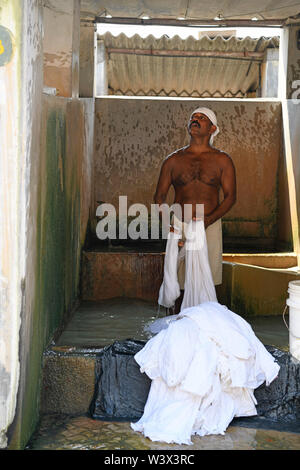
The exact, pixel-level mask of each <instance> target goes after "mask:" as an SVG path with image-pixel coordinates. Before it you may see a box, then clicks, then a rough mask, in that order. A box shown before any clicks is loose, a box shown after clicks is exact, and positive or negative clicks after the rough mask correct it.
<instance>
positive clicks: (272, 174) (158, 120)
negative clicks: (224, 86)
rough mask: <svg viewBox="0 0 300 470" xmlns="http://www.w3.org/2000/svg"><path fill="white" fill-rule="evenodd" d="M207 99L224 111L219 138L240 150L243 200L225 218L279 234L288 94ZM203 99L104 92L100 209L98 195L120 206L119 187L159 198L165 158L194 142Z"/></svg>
mask: <svg viewBox="0 0 300 470" xmlns="http://www.w3.org/2000/svg"><path fill="white" fill-rule="evenodd" d="M200 101H201V105H203V106H207V107H211V108H212V109H213V110H214V111H215V112H216V114H217V118H218V124H219V127H220V130H221V132H220V134H219V135H218V136H217V138H216V139H215V142H214V144H215V146H216V147H217V148H220V149H221V150H224V151H225V152H227V153H228V154H229V155H230V156H231V157H232V159H233V162H234V164H235V167H236V172H237V191H238V192H237V203H236V205H235V206H234V207H233V208H232V209H231V211H230V212H229V213H228V214H227V215H226V217H224V219H223V220H224V223H223V227H224V234H225V236H227V237H257V238H260V239H269V240H274V239H275V238H276V237H277V228H278V227H277V218H278V168H279V162H280V161H281V159H282V121H281V103H280V101H278V100H251V101H250V100H242V101H239V100H230V99H226V100H221V99H218V100H215V101H213V100H200ZM199 105H200V103H199V100H189V99H161V98H155V99H144V98H141V99H126V98H121V99H118V98H98V99H96V109H95V112H96V116H95V172H94V186H95V195H94V208H93V210H94V214H95V211H96V207H97V202H96V201H105V202H109V203H112V204H114V205H116V207H118V196H119V195H127V196H128V205H131V204H133V203H136V202H139V203H143V204H146V205H147V206H148V207H149V206H150V204H151V203H153V195H154V192H155V188H156V184H157V180H158V176H159V171H160V166H161V164H162V162H163V160H164V158H165V157H166V156H167V155H168V154H170V153H171V152H173V151H174V150H175V149H178V148H180V147H182V146H184V145H186V144H187V143H188V141H189V139H188V133H187V121H188V118H189V116H190V113H191V112H192V111H193V110H194V109H195V108H196V107H198V106H199ZM283 188H284V187H283ZM282 190H283V189H282ZM169 201H171V197H170V198H169Z"/></svg>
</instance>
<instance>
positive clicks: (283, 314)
mask: <svg viewBox="0 0 300 470" xmlns="http://www.w3.org/2000/svg"><path fill="white" fill-rule="evenodd" d="M287 307H288V306H287V305H286V306H285V307H284V310H283V313H282V318H283V321H284V324H285V326H286V327H287V329H288V330H289V331H290V329H289V327H288V326H287V324H286V321H285V318H284V316H285V312H286V309H287Z"/></svg>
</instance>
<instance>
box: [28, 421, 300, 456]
mask: <svg viewBox="0 0 300 470" xmlns="http://www.w3.org/2000/svg"><path fill="white" fill-rule="evenodd" d="M192 442H193V445H192V446H187V445H177V444H164V443H162V442H152V441H150V439H147V438H145V437H143V436H142V435H141V434H140V433H137V432H134V431H133V430H132V429H131V428H130V423H124V422H123V423H120V422H119V423H116V422H104V421H96V420H93V419H90V418H88V417H87V416H74V417H72V416H63V415H59V416H57V415H46V416H43V418H42V421H41V424H40V427H39V430H38V432H37V433H36V434H35V435H34V436H33V438H32V439H31V441H30V443H29V444H28V446H27V449H30V450H114V451H115V450H149V451H150V450H169V451H177V450H181V451H187V450H188V451H194V450H300V434H295V433H290V432H280V431H274V430H265V429H255V428H245V427H238V426H229V428H228V429H227V431H226V433H225V434H224V435H223V436H222V435H218V436H214V435H212V436H204V437H199V436H194V437H192ZM116 455H117V454H116Z"/></svg>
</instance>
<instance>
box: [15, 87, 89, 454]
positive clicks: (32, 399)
mask: <svg viewBox="0 0 300 470" xmlns="http://www.w3.org/2000/svg"><path fill="white" fill-rule="evenodd" d="M84 135H85V130H84V106H83V104H82V103H81V102H80V101H79V100H71V99H70V100H69V99H64V98H54V97H47V96H44V97H43V116H42V130H41V148H40V159H39V171H38V172H37V174H38V181H31V184H32V185H34V184H36V185H37V194H38V204H37V207H38V210H37V214H36V226H37V230H36V253H37V256H36V262H35V265H34V264H33V265H32V267H31V269H32V270H33V271H34V273H35V279H36V285H35V302H34V308H33V311H32V318H31V327H30V331H27V332H26V335H25V336H26V338H27V339H26V343H27V341H28V339H29V341H28V344H23V345H21V350H23V352H24V355H22V357H20V362H21V368H22V367H23V368H25V371H24V372H23V377H22V382H23V384H25V385H24V386H23V392H19V395H20V393H21V394H22V393H23V396H21V395H20V396H19V399H18V410H17V414H16V417H15V421H14V424H13V426H12V429H11V431H10V434H11V435H10V440H9V448H10V449H23V448H24V447H25V446H26V444H27V442H28V440H29V439H30V436H31V435H32V433H33V431H34V430H35V427H36V425H37V423H38V419H39V406H40V391H41V383H42V366H43V364H42V361H43V351H44V349H45V347H46V346H47V344H48V343H49V342H50V341H51V340H52V338H53V335H54V334H55V332H56V330H57V329H59V328H60V327H61V326H62V325H63V324H64V322H65V321H67V319H68V318H69V316H70V314H71V312H72V309H73V308H74V307H75V306H76V302H77V299H78V291H79V276H80V256H81V248H82V245H83V240H81V239H80V233H85V229H83V228H82V226H81V225H82V221H83V220H86V219H87V217H86V216H85V217H83V214H82V213H81V212H82V206H81V191H82V188H83V184H82V179H83V166H84V158H85V157H86V155H85V154H84V152H85V141H84Z"/></svg>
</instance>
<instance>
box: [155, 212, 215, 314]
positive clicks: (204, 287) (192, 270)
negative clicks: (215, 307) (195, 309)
mask: <svg viewBox="0 0 300 470" xmlns="http://www.w3.org/2000/svg"><path fill="white" fill-rule="evenodd" d="M173 223H174V229H175V232H170V233H169V235H168V241H167V247H166V255H165V262H164V278H163V282H162V285H161V287H160V291H159V296H158V303H159V305H162V306H164V307H167V308H170V307H173V306H174V304H175V301H176V299H177V298H178V297H179V295H180V287H179V283H178V276H177V266H178V262H179V261H180V259H181V258H182V257H185V284H184V297H183V301H182V305H181V310H183V309H184V308H187V307H192V306H194V305H198V304H200V303H202V302H206V301H216V300H217V297H216V290H215V286H214V281H213V278H212V273H211V269H210V266H209V259H208V251H207V241H206V234H205V227H204V221H203V220H198V221H193V220H191V221H190V222H189V223H188V225H187V228H186V230H185V238H186V240H185V244H184V246H183V248H182V249H181V250H180V253H179V250H178V240H179V239H180V238H181V236H182V232H181V230H182V224H180V223H178V219H176V218H175V217H174V222H173Z"/></svg>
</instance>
